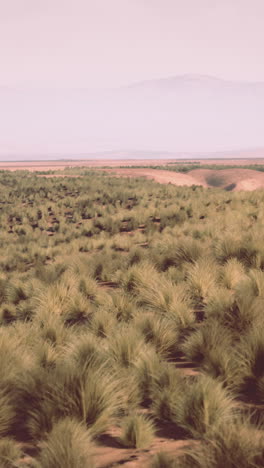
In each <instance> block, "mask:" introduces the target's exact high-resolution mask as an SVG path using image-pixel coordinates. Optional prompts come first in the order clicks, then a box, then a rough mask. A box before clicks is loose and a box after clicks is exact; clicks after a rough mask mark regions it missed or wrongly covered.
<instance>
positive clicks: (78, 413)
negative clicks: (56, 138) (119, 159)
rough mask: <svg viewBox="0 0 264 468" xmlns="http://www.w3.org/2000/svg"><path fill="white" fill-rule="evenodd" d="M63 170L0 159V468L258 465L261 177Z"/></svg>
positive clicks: (263, 340) (263, 448)
mask: <svg viewBox="0 0 264 468" xmlns="http://www.w3.org/2000/svg"><path fill="white" fill-rule="evenodd" d="M163 169H164V167H163ZM255 169H256V168H255ZM68 172H69V171H67V170H66V171H65V174H67V175H69V173H68ZM76 173H78V174H79V175H80V176H82V177H77V178H76V177H75V178H74V177H67V178H66V177H65V178H62V177H60V178H52V177H51V178H45V177H40V176H39V174H34V173H28V172H26V171H21V172H13V173H9V172H1V173H0V194H1V196H0V224H1V237H0V249H1V256H0V264H1V276H0V323H1V327H0V352H1V365H0V375H1V378H0V435H1V440H0V466H1V468H2V467H4V468H10V467H11V468H12V467H31V468H33V467H37V468H91V467H98V468H99V467H100V468H101V467H102V468H103V467H113V466H128V467H132V466H133V467H134V466H138V467H141V466H142V467H143V466H144V467H145V466H146V467H149V468H222V467H225V468H237V467H239V468H256V467H262V466H264V433H263V429H264V420H263V408H264V336H263V325H264V315H263V301H264V243H263V232H264V231H263V229H264V191H261V190H259V191H254V192H234V193H230V192H225V191H223V190H220V189H217V188H215V189H205V188H203V187H197V186H192V187H176V186H173V185H160V184H157V183H155V182H153V181H150V180H144V179H141V178H138V179H132V178H131V179H130V178H129V179H123V178H117V177H112V176H110V175H107V174H104V173H102V172H100V173H98V172H96V171H93V170H88V169H85V170H81V169H78V170H76ZM61 174H64V173H63V172H62V173H61ZM161 440H162V442H163V443H162V444H161V443H160V442H161ZM180 441H181V442H182V443H181V444H180ZM179 447H180V448H179ZM110 452H111V453H110ZM109 453H110V455H109ZM113 454H114V456H116V458H115V460H114V462H113V461H111V460H112V459H111V456H112V455H113ZM133 463H134V465H132V464H133Z"/></svg>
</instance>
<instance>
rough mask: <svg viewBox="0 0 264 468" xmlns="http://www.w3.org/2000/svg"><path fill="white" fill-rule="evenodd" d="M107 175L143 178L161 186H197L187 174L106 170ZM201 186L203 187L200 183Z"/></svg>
mask: <svg viewBox="0 0 264 468" xmlns="http://www.w3.org/2000/svg"><path fill="white" fill-rule="evenodd" d="M106 171H107V172H108V173H109V174H113V175H118V176H122V177H144V178H146V179H152V180H155V181H156V182H159V183H161V184H169V183H171V184H174V185H187V186H191V185H197V181H196V179H195V178H194V177H192V176H190V175H189V174H181V173H179V172H171V171H166V170H164V171H162V170H158V169H137V168H136V169H133V168H132V169H123V168H116V169H106ZM201 185H203V184H202V183H201Z"/></svg>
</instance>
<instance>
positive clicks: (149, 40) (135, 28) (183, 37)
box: [0, 0, 264, 88]
mask: <svg viewBox="0 0 264 468" xmlns="http://www.w3.org/2000/svg"><path fill="white" fill-rule="evenodd" d="M263 21H264V1H263V0H0V62H1V74H0V86H7V87H21V86H23V87H30V88H38V87H39V88H41V87H45V88H108V87H119V86H122V85H126V84H129V83H133V82H137V81H141V80H151V79H156V78H160V77H167V76H174V75H179V74H190V73H191V74H203V75H204V74H205V75H212V76H217V77H221V78H225V79H232V80H245V81H264V60H263V56H264V28H263Z"/></svg>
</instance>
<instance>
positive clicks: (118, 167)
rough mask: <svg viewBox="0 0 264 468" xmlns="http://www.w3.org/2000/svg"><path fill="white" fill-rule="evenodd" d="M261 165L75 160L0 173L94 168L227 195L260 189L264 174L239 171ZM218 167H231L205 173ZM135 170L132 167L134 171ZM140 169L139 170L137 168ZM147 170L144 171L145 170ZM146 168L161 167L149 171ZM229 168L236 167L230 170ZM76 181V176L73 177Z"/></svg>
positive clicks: (11, 165) (25, 164) (14, 165)
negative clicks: (192, 166) (212, 189)
mask: <svg viewBox="0 0 264 468" xmlns="http://www.w3.org/2000/svg"><path fill="white" fill-rule="evenodd" d="M186 163H188V164H199V165H201V166H202V168H201V169H195V170H190V171H189V172H188V173H180V172H173V171H168V170H165V166H167V167H168V165H172V164H173V165H175V164H180V165H182V164H186ZM254 164H257V165H264V159H253V160H252V159H225V160H223V159H214V160H212V159H210V160H205V159H200V160H172V159H170V160H169V159H166V160H162V159H156V160H154V159H153V160H148V159H145V160H143V159H142V160H136V159H130V160H78V161H77V160H76V161H70V160H67V161H21V162H0V170H10V171H16V170H27V171H32V172H35V171H41V172H43V171H58V170H64V169H71V168H72V169H73V168H78V167H87V168H97V169H99V170H100V169H101V170H105V171H107V172H109V173H110V174H111V173H112V174H113V175H117V176H122V177H144V178H147V179H152V180H155V181H156V182H159V183H162V184H168V183H170V184H173V185H177V186H192V185H200V186H203V187H207V188H208V187H218V188H223V189H225V190H228V191H240V190H245V191H252V190H256V189H259V188H263V187H264V172H259V171H256V170H252V169H243V167H242V168H241V166H248V165H254ZM207 165H208V166H209V165H210V166H212V165H221V166H232V168H230V169H221V170H215V169H206V168H205V167H204V166H207ZM135 166H136V167H135ZM139 166H142V167H139ZM146 166H148V167H146ZM150 166H157V167H161V166H164V170H162V169H153V168H151V167H150ZM233 166H238V168H237V169H236V168H234V167H233ZM66 175H67V174H51V175H48V177H50V176H53V177H54V176H56V177H65V176H66ZM75 177H76V175H75Z"/></svg>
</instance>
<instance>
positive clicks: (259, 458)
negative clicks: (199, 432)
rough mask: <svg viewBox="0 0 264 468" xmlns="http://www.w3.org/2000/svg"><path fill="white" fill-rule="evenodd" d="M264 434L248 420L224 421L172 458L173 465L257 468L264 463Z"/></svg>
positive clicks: (202, 467)
mask: <svg viewBox="0 0 264 468" xmlns="http://www.w3.org/2000/svg"><path fill="white" fill-rule="evenodd" d="M263 447H264V437H263V433H262V431H261V430H260V428H256V427H252V425H251V424H250V423H249V422H247V421H243V420H242V421H241V420H239V419H238V420H234V421H233V422H231V423H229V424H224V425H223V426H222V427H221V428H219V430H218V431H217V432H216V433H215V434H214V435H213V436H212V437H210V438H205V441H204V442H203V443H201V444H197V445H195V446H193V447H192V448H191V449H188V448H187V449H183V450H184V451H185V455H183V456H182V457H179V458H176V459H175V465H174V467H175V468H222V467H226V468H236V467H240V468H256V467H260V466H263V463H264V448H263Z"/></svg>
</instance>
